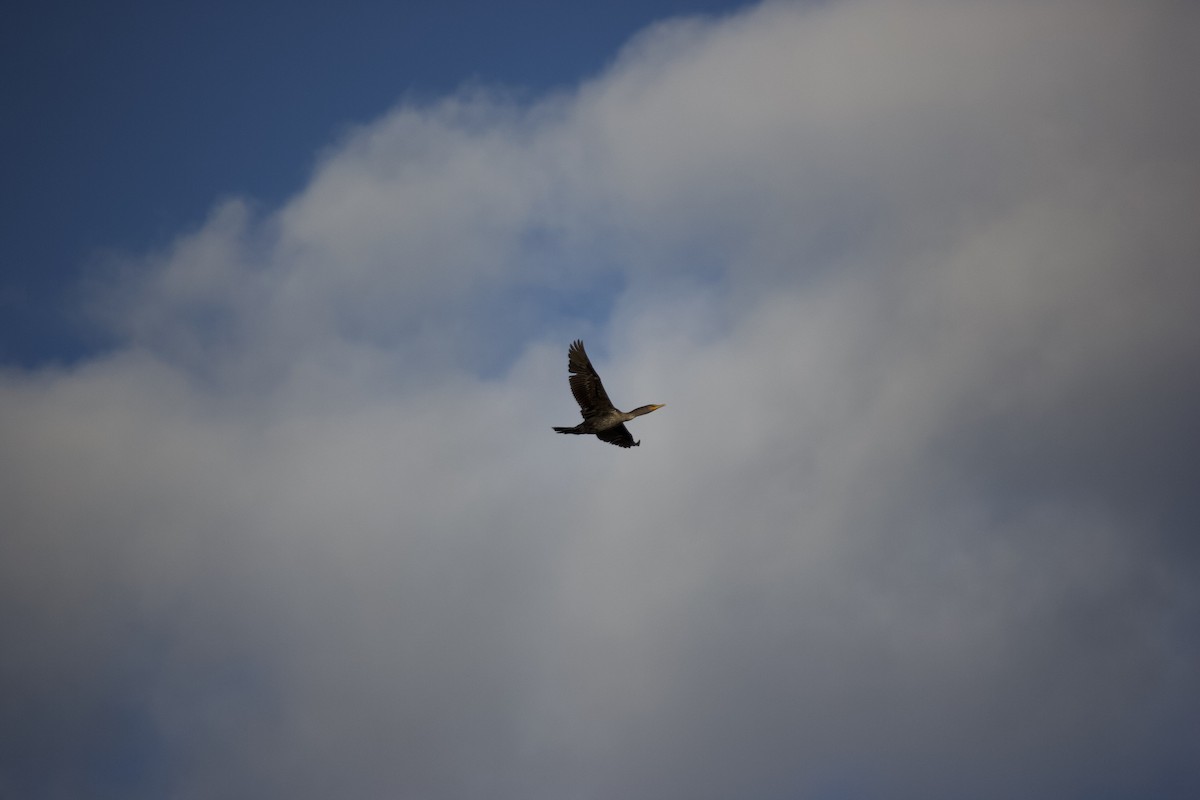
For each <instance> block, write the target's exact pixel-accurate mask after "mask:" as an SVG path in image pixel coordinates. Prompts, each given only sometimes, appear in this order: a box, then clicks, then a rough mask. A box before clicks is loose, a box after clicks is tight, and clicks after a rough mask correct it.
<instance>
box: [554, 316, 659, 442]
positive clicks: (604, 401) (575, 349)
mask: <svg viewBox="0 0 1200 800" xmlns="http://www.w3.org/2000/svg"><path fill="white" fill-rule="evenodd" d="M567 369H569V370H570V372H571V378H570V381H571V394H573V395H575V402H577V403H579V412H580V413H581V414H583V422H581V423H579V424H578V425H576V426H575V427H574V428H555V429H554V430H555V431H557V432H558V433H578V434H593V433H594V434H595V435H596V438H597V439H599V440H600V441H602V442H608V443H609V444H615V445H616V446H617V447H637V446H638V445H640V444H641V442H640V441H638V442H635V441H634V440H633V435H632V434H630V432H629V429H628V428H626V427H625V423H626V422H629V420H631V419H633V418H634V417H640V416H642V415H643V414H649V413H650V412H651V411H657V410H658V409H660V408H662V406H661V405H649V406H641V407H640V408H635V409H634V410H633V411H619V410H617V408H616V407H615V406H613V404H612V401H611V400H609V399H608V392H606V391H604V384H602V383H601V382H600V376H599V375H597V374H596V370H595V368H594V367H592V362H591V360H590V359H589V358H588V355H587V351H586V350H584V349H583V342H581V341H579V340H578V339H576V340H575V341H574V342H572V343H571V347H570V349H568V350H567Z"/></svg>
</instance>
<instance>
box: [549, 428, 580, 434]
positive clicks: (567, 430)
mask: <svg viewBox="0 0 1200 800" xmlns="http://www.w3.org/2000/svg"><path fill="white" fill-rule="evenodd" d="M554 432H555V433H578V432H579V431H577V430H575V429H574V428H555V429H554Z"/></svg>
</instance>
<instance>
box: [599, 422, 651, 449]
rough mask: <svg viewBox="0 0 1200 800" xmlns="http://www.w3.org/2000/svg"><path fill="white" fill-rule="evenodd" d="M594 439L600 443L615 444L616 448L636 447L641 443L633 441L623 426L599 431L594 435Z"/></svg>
mask: <svg viewBox="0 0 1200 800" xmlns="http://www.w3.org/2000/svg"><path fill="white" fill-rule="evenodd" d="M596 438H597V439H599V440H600V441H602V442H608V443H609V444H615V445H616V446H617V447H637V446H638V445H639V444H641V442H635V441H634V440H633V434H631V433H630V432H629V429H628V428H626V427H625V426H624V425H618V426H617V427H615V428H609V429H607V430H603V431H600V432H599V433H597V434H596Z"/></svg>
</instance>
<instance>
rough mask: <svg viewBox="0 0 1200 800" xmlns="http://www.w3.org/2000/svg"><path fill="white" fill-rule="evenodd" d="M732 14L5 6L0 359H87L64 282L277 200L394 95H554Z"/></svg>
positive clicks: (391, 6)
mask: <svg viewBox="0 0 1200 800" xmlns="http://www.w3.org/2000/svg"><path fill="white" fill-rule="evenodd" d="M744 5H746V3H744V2H730V0H719V1H718V0H653V1H652V2H626V1H625V0H621V1H620V2H612V3H605V4H603V5H600V4H577V3H552V2H540V1H539V0H514V1H513V2H504V3H477V2H453V1H452V2H440V3H424V2H416V3H413V2H400V3H389V2H361V3H349V4H343V5H336V4H332V3H308V2H302V3H283V2H268V1H267V0H264V1H263V2H254V3H225V2H218V3H194V2H184V3H170V4H165V5H164V4H161V3H147V2H121V3H118V4H115V5H105V6H98V5H95V4H89V3H78V2H48V3H18V4H16V6H15V8H14V9H10V10H9V11H8V12H7V22H6V24H5V26H4V30H3V32H0V37H2V44H3V46H2V47H0V75H2V76H3V81H4V97H5V104H6V107H7V108H6V113H5V114H4V121H3V123H0V151H2V152H3V153H4V156H3V159H4V166H3V170H4V178H3V181H4V184H5V185H6V186H8V187H10V188H9V190H8V191H6V192H5V193H4V197H5V201H4V202H5V205H4V208H3V217H4V220H5V222H4V236H3V237H2V243H0V248H3V249H2V250H0V263H3V264H4V265H5V266H4V272H3V276H2V280H3V285H2V287H0V303H2V304H3V306H2V307H3V316H4V318H5V323H4V330H3V336H2V337H0V359H2V360H3V361H4V362H7V363H18V364H25V365H31V364H36V363H39V362H41V361H46V360H54V359H63V358H66V359H73V358H76V357H78V356H79V355H80V354H81V353H84V352H87V351H88V350H89V348H90V347H92V346H93V345H94V344H95V343H94V342H93V341H92V337H93V336H94V335H95V333H96V332H95V331H94V330H89V328H88V327H87V326H86V324H84V323H85V321H84V320H82V319H80V317H79V308H78V304H79V302H80V297H79V294H78V281H79V280H80V279H81V278H85V277H86V276H87V275H88V271H89V270H94V269H96V268H98V267H100V266H102V265H103V262H104V259H105V257H106V256H107V255H110V254H111V252H112V251H113V250H117V251H139V250H145V249H148V248H153V247H161V246H164V245H165V244H166V243H168V242H169V241H170V240H171V239H172V238H173V237H174V236H175V235H177V234H178V233H179V232H180V231H181V230H185V229H187V228H190V227H195V226H196V225H198V224H199V223H200V222H201V221H202V220H203V218H204V216H205V215H206V213H207V212H208V210H209V208H210V207H211V206H212V204H213V203H214V202H216V201H217V200H219V199H220V198H223V197H227V196H230V195H243V196H246V197H249V198H253V199H254V200H256V201H259V202H263V203H268V204H272V203H277V202H279V201H280V200H281V199H283V198H284V197H286V196H287V195H288V194H290V193H292V192H295V191H298V190H299V189H300V188H301V186H302V185H303V182H304V180H305V178H306V177H307V176H308V174H309V172H310V171H311V170H312V168H313V164H314V159H315V158H316V155H317V153H318V152H319V151H320V150H321V149H322V148H324V147H326V146H328V145H329V144H330V143H331V142H332V141H334V140H335V139H336V137H337V136H338V135H340V134H341V133H342V132H343V131H344V130H345V129H346V127H347V126H349V125H352V124H356V123H362V122H365V121H368V120H370V119H372V118H374V117H375V116H377V115H379V114H380V113H382V112H383V111H385V110H387V109H388V108H390V107H391V106H392V105H393V104H395V103H396V102H398V101H400V100H402V99H405V98H407V99H420V98H424V99H428V98H431V97H436V96H438V95H441V94H444V93H447V92H451V91H453V90H455V89H457V88H459V87H460V86H461V85H463V84H464V83H470V82H478V83H481V84H485V85H494V86H505V87H510V88H512V89H513V90H516V91H525V92H533V93H540V92H545V91H547V90H551V89H554V88H564V87H567V86H570V85H573V84H574V83H575V82H577V81H579V80H580V79H582V78H584V77H587V76H590V75H593V74H595V73H597V72H598V71H599V70H600V69H601V68H602V67H603V66H604V65H605V64H606V63H607V62H608V61H609V60H611V59H612V58H613V57H614V55H615V53H616V51H617V49H618V48H619V47H620V46H621V44H623V43H624V41H625V40H626V39H628V38H629V37H630V36H631V35H632V34H633V33H635V32H636V31H637V30H639V29H640V28H642V27H644V26H645V25H647V24H649V23H650V22H653V21H655V20H658V19H661V18H664V17H670V16H676V15H680V14H699V13H723V12H727V11H729V10H732V9H735V8H738V7H740V6H744Z"/></svg>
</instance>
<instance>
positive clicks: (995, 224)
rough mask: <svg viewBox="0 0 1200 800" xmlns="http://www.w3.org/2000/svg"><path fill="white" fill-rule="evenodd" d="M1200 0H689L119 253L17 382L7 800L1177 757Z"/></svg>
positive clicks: (873, 790) (981, 781) (739, 779)
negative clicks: (676, 11) (95, 323)
mask: <svg viewBox="0 0 1200 800" xmlns="http://www.w3.org/2000/svg"><path fill="white" fill-rule="evenodd" d="M1197 22H1198V20H1197V16H1196V12H1194V11H1192V10H1191V9H1190V8H1185V7H1184V6H1183V5H1182V4H1170V3H1161V4H1155V3H1150V4H1139V5H1137V6H1134V5H1133V4H1102V5H1100V6H1097V5H1095V4H1086V5H1085V4H1071V3H1053V4H1048V5H1047V4H1026V3H986V2H980V3H969V4H962V3H955V4H950V3H939V2H906V3H886V4H884V3H877V2H850V3H833V4H824V5H820V6H819V7H816V8H805V7H803V6H798V5H792V4H784V3H775V4H767V5H764V6H762V7H760V8H758V9H755V10H753V11H752V12H750V13H745V14H741V15H737V16H733V17H729V18H726V19H722V20H715V21H705V20H685V21H674V22H668V23H664V24H663V25H661V26H658V27H656V28H654V29H651V30H650V31H647V32H645V33H644V34H643V35H641V36H640V37H638V38H637V39H636V40H635V41H634V42H632V43H631V44H630V45H629V47H628V48H627V49H626V50H625V51H624V52H623V53H622V54H621V55H620V56H619V57H618V58H617V59H616V60H615V61H614V63H613V64H612V66H611V67H610V68H609V69H608V70H606V71H605V72H604V73H603V74H601V75H599V76H597V77H596V78H595V79H594V80H592V81H590V82H588V83H586V84H584V85H583V86H580V87H578V89H577V90H576V91H574V92H571V93H569V94H564V95H561V96H555V97H550V98H543V99H541V100H538V101H536V102H532V103H531V102H527V101H522V100H519V99H515V98H513V97H509V96H507V95H505V94H503V93H500V92H489V91H473V92H464V93H463V94H462V95H460V96H456V97H452V98H447V99H445V100H444V101H442V102H439V103H435V104H432V105H429V106H423V107H413V106H404V107H401V108H398V109H397V110H395V111H394V112H392V113H390V114H388V115H386V116H385V117H383V118H381V119H380V120H378V121H376V122H374V123H372V124H369V125H366V126H364V127H362V128H360V129H358V130H355V131H352V132H350V133H349V134H348V135H347V136H346V137H345V138H344V139H343V140H342V141H340V142H338V143H337V144H335V145H334V146H333V147H331V148H330V149H329V151H328V152H326V153H325V155H324V157H323V158H322V160H321V161H320V163H319V165H318V167H317V168H316V170H315V172H314V174H313V176H312V179H311V181H310V182H309V184H308V186H307V187H306V188H305V189H304V190H303V191H302V192H300V193H299V194H298V195H297V196H296V197H294V198H292V199H291V200H290V201H289V202H288V203H286V204H285V205H284V206H283V207H281V208H278V209H261V208H260V209H256V208H253V207H251V206H250V205H248V204H246V203H245V202H243V201H240V200H237V199H233V200H230V201H227V202H224V203H222V204H220V205H218V206H217V207H216V209H215V210H214V212H213V214H212V216H211V218H210V219H209V220H208V221H207V222H206V223H205V224H204V225H202V226H201V227H200V228H199V229H198V230H196V231H193V232H191V233H189V234H186V235H182V236H181V237H180V238H179V239H178V240H177V241H176V242H175V243H174V245H173V246H171V247H170V248H168V249H166V250H165V251H164V252H161V253H153V254H147V255H145V256H142V257H140V258H138V259H136V260H131V263H129V264H127V265H124V267H123V268H122V269H121V270H119V271H117V273H116V275H117V276H116V277H114V278H113V279H112V280H111V281H110V283H109V285H108V286H106V287H105V289H104V291H103V292H99V293H98V295H97V309H98V311H99V312H100V313H101V314H102V315H103V317H104V318H105V319H108V320H110V321H111V323H112V325H113V329H114V331H115V332H116V333H117V335H118V336H119V337H120V341H121V345H120V346H119V347H118V348H116V349H115V350H114V351H113V352H111V353H109V354H107V355H105V356H103V357H97V358H95V359H93V360H91V361H89V362H87V363H84V364H80V365H78V366H75V367H72V368H69V369H49V368H47V369H44V370H41V371H37V372H8V373H5V374H4V375H3V376H0V407H2V408H3V414H0V443H2V447H0V453H2V455H0V459H3V469H4V474H5V475H6V479H5V481H4V483H3V484H2V485H0V526H2V527H3V530H4V531H5V533H4V536H3V538H2V539H0V599H2V602H0V630H2V631H3V636H4V640H5V643H6V646H5V647H4V653H5V655H4V656H3V657H2V658H0V680H2V681H3V683H2V685H3V686H4V692H3V695H2V699H0V711H2V712H3V716H4V718H5V719H11V720H17V721H18V723H17V724H15V725H13V724H10V725H7V726H5V727H6V730H5V732H4V733H0V744H2V751H0V752H2V753H3V755H2V757H0V794H20V795H24V796H30V795H33V796H37V795H41V796H52V795H55V794H79V793H88V794H99V795H103V794H106V793H107V794H112V795H121V796H129V795H131V794H132V795H138V794H142V795H147V796H150V795H152V796H163V795H164V794H165V795H170V796H179V797H193V796H195V797H201V796H204V797H207V796H212V795H214V794H226V795H247V794H255V795H267V796H284V795H286V796H297V797H324V796H328V795H329V794H331V793H338V794H358V795H375V794H380V795H382V794H387V795H398V796H402V797H477V796H482V795H487V796H498V797H514V798H515V797H521V798H527V797H562V796H571V797H610V796H620V797H634V798H636V797H646V798H661V797H713V798H717V797H730V796H753V797H764V798H770V797H844V796H887V797H896V796H899V797H925V796H930V795H957V796H972V797H990V796H995V797H1011V796H1016V795H1020V796H1027V797H1060V796H1064V795H1066V796H1081V795H1088V796H1092V795H1101V794H1104V795H1108V794H1111V795H1115V796H1145V795H1146V794H1154V795H1156V796H1178V797H1184V796H1191V795H1192V794H1193V793H1194V792H1195V791H1196V789H1197V787H1198V786H1200V772H1198V771H1197V768H1196V767H1195V766H1194V765H1195V764H1196V763H1200V759H1197V755H1200V754H1198V753H1197V752H1196V742H1197V741H1200V740H1198V739H1197V737H1196V735H1195V734H1196V732H1197V725H1198V724H1200V722H1198V721H1200V704H1198V702H1197V700H1196V699H1195V698H1196V697H1198V696H1200V693H1198V692H1197V688H1198V687H1197V678H1196V675H1195V669H1194V666H1195V664H1196V663H1197V656H1198V655H1200V652H1198V651H1200V647H1198V646H1197V639H1196V636H1195V633H1194V630H1195V626H1196V621H1197V616H1198V611H1200V592H1198V591H1197V588H1196V586H1197V582H1196V567H1197V550H1196V545H1195V534H1194V531H1195V530H1197V522H1200V519H1198V517H1200V514H1198V511H1200V509H1198V508H1197V503H1196V501H1195V499H1194V498H1193V497H1192V495H1193V494H1194V492H1193V491H1192V486H1191V483H1192V482H1193V481H1191V480H1190V479H1189V477H1188V476H1190V475H1192V474H1194V473H1195V471H1196V470H1195V464H1194V462H1195V456H1194V453H1196V452H1197V445H1200V442H1198V441H1197V439H1198V438H1200V437H1197V434H1196V432H1195V431H1196V426H1195V425H1194V422H1193V420H1192V416H1193V414H1192V409H1193V408H1194V407H1195V405H1196V400H1197V398H1198V396H1200V386H1198V379H1197V378H1196V377H1195V376H1196V375H1198V374H1200V370H1197V367H1198V366H1200V364H1198V363H1197V362H1198V361H1200V358H1198V349H1197V347H1196V341H1197V334H1198V333H1200V331H1197V323H1196V321H1195V319H1196V313H1195V311H1196V298H1197V292H1198V290H1200V279H1198V278H1197V274H1196V271H1195V268H1194V267H1195V263H1196V259H1197V256H1198V255H1200V241H1198V236H1200V234H1197V232H1196V226H1195V220H1194V216H1195V209H1196V208H1197V207H1200V196H1198V195H1200V188H1197V187H1200V159H1198V158H1197V155H1196V150H1195V147H1196V146H1195V142H1196V141H1200V136H1197V134H1200V130H1197V128H1198V127H1200V114H1198V113H1197V101H1196V100H1195V98H1194V92H1192V91H1191V90H1190V89H1189V88H1188V82H1189V79H1190V76H1191V75H1192V74H1194V73H1195V68H1196V66H1197V65H1196V63H1195V62H1196V56H1195V53H1197V52H1200V49H1197V47H1196V45H1197V44H1200V42H1198V41H1197V39H1200V35H1198V31H1200V27H1198V25H1197ZM575 336H583V337H584V338H585V339H586V340H587V341H588V344H589V349H590V350H592V352H593V356H594V358H595V360H596V361H597V364H598V367H599V368H600V370H601V372H602V374H603V375H604V376H605V380H606V383H607V384H608V385H609V388H610V391H611V394H613V396H614V399H615V400H616V401H617V403H618V405H624V406H632V405H637V404H640V403H646V402H663V403H667V404H668V406H667V408H666V409H665V410H664V411H663V412H660V413H659V414H656V415H654V416H653V417H649V418H646V419H645V420H639V421H638V422H636V423H634V424H635V425H636V426H638V428H637V431H636V432H635V435H638V436H639V437H641V438H643V440H644V443H643V447H642V448H640V449H639V450H637V451H633V452H624V451H617V450H616V448H607V447H602V446H600V445H599V444H598V443H596V442H585V441H576V440H574V439H571V440H569V441H564V440H563V437H554V436H553V435H552V434H550V432H549V426H550V425H553V424H566V423H570V422H571V420H572V418H573V417H574V415H575V414H576V411H575V410H574V409H573V407H572V402H571V399H570V396H569V393H568V392H567V388H566V382H565V369H564V368H565V345H566V343H567V342H568V341H569V340H570V339H571V338H574V337H575Z"/></svg>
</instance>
